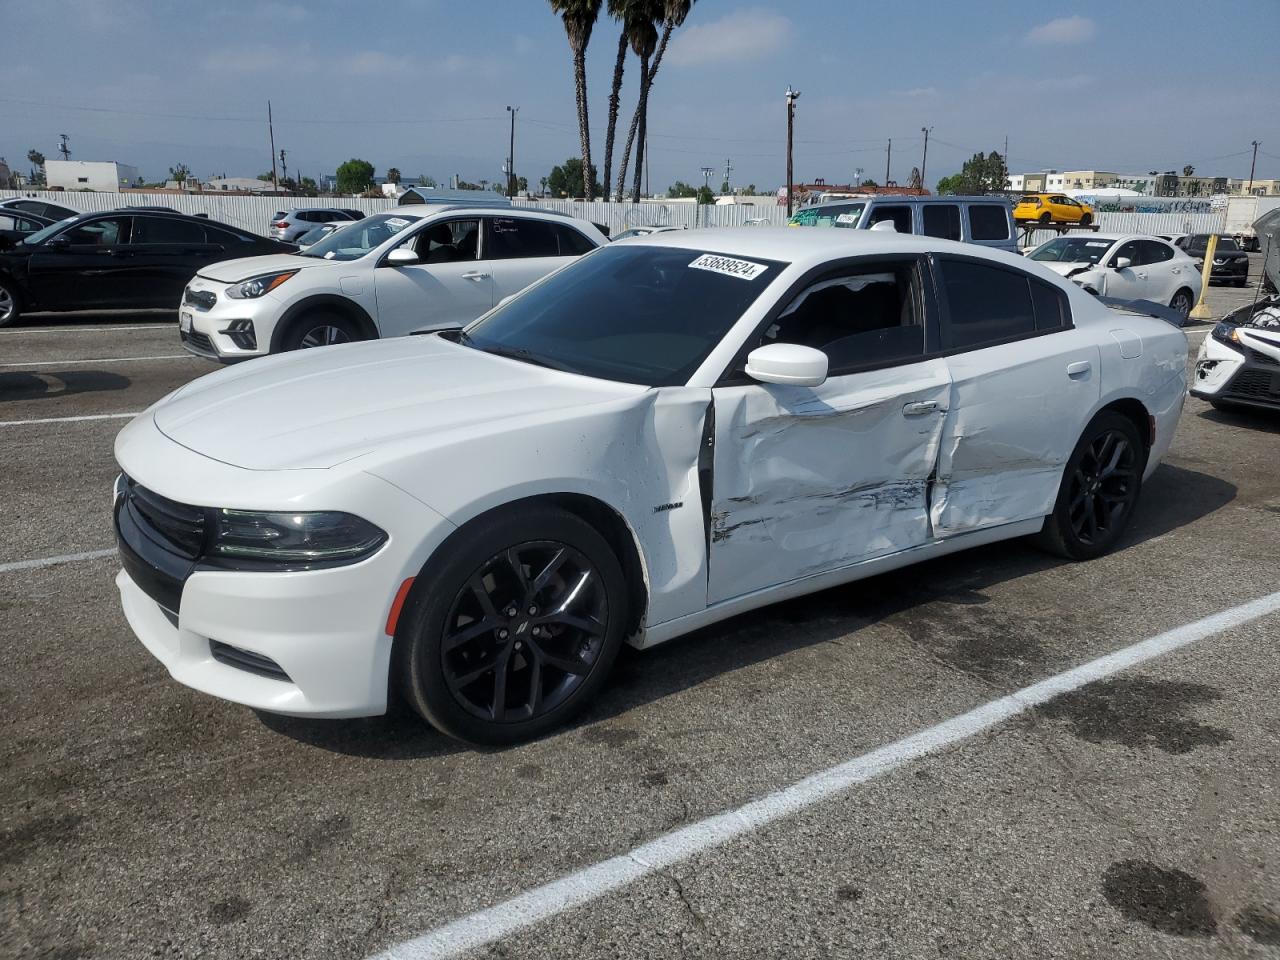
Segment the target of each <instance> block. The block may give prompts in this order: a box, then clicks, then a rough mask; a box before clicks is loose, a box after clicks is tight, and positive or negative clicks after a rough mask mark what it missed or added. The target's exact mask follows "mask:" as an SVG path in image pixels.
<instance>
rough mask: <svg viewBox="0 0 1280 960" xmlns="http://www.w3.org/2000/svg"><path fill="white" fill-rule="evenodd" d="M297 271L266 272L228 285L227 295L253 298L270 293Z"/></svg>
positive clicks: (241, 298) (234, 298)
mask: <svg viewBox="0 0 1280 960" xmlns="http://www.w3.org/2000/svg"><path fill="white" fill-rule="evenodd" d="M297 272H298V271H297V270H285V271H284V272H283V273H268V274H266V275H265V276H261V277H253V278H252V279H249V280H245V281H244V282H242V283H236V284H233V285H231V286H230V287H228V288H227V296H228V297H230V298H231V299H233V300H254V299H256V298H258V297H261V296H263V295H264V294H267V293H270V292H271V291H272V290H274V289H275V288H276V287H278V286H280V284H282V283H284V282H285V281H286V280H288V279H289V278H290V277H292V276H293V275H294V274H295V273H297Z"/></svg>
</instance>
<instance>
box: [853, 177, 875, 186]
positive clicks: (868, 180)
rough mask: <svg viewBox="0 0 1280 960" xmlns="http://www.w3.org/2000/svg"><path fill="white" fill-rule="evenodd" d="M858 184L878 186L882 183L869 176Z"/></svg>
mask: <svg viewBox="0 0 1280 960" xmlns="http://www.w3.org/2000/svg"><path fill="white" fill-rule="evenodd" d="M858 186H860V187H878V186H880V184H878V183H876V181H875V180H873V179H871V177H867V178H866V179H865V180H863V181H862V182H861V183H860V184H858Z"/></svg>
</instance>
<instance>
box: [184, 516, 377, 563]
mask: <svg viewBox="0 0 1280 960" xmlns="http://www.w3.org/2000/svg"><path fill="white" fill-rule="evenodd" d="M213 515H214V528H213V536H212V537H211V538H210V540H209V548H208V556H209V558H210V559H215V560H216V559H222V560H225V561H230V562H237V561H249V562H250V563H254V564H257V563H262V564H269V565H282V566H298V565H313V564H314V565H325V566H333V565H338V564H344V563H356V562H357V561H360V560H363V559H364V558H365V557H368V556H371V555H372V554H374V553H376V552H377V550H378V548H379V547H381V546H382V545H383V544H384V543H386V542H387V534H386V532H385V531H383V530H381V529H379V528H378V527H376V526H374V525H373V524H372V523H370V522H369V521H368V520H362V519H361V518H360V517H357V516H354V515H352V514H350V513H337V512H318V513H274V512H273V513H266V512H259V511H256V510H225V509H224V510H215V511H213Z"/></svg>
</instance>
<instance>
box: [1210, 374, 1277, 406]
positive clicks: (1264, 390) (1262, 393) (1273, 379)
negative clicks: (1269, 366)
mask: <svg viewBox="0 0 1280 960" xmlns="http://www.w3.org/2000/svg"><path fill="white" fill-rule="evenodd" d="M1223 395H1224V397H1226V398H1228V399H1230V398H1235V399H1240V400H1255V401H1258V400H1260V401H1266V402H1270V403H1277V402H1280V374H1276V373H1271V372H1270V371H1268V370H1241V371H1240V372H1239V373H1237V374H1236V375H1235V377H1234V378H1233V379H1232V380H1231V382H1230V383H1229V384H1227V389H1226V390H1225V391H1224V394H1223Z"/></svg>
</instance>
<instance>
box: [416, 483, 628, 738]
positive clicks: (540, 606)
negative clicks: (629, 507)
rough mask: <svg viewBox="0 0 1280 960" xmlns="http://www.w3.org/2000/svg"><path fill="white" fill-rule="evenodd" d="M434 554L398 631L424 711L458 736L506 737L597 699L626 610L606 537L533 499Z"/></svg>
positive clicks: (537, 732)
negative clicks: (435, 555)
mask: <svg viewBox="0 0 1280 960" xmlns="http://www.w3.org/2000/svg"><path fill="white" fill-rule="evenodd" d="M437 558H438V559H437ZM437 558H433V559H432V560H431V561H428V563H427V565H426V567H424V568H423V571H422V573H421V574H420V575H419V576H418V578H417V581H416V583H415V587H414V590H413V591H412V593H411V595H410V598H409V603H408V606H407V607H406V610H405V614H404V615H403V616H402V623H403V626H402V627H401V628H400V629H399V630H397V635H396V647H397V671H398V674H399V680H400V684H401V687H402V689H403V691H404V694H405V699H406V700H408V701H409V703H410V704H412V705H413V707H414V709H415V710H417V712H418V713H419V714H421V715H422V717H423V718H424V719H426V720H427V721H428V722H429V723H430V724H431V725H432V726H434V727H435V728H436V729H438V730H440V731H441V732H443V733H446V734H448V735H449V736H452V737H456V738H457V739H459V740H464V741H466V742H468V743H473V744H481V745H489V746H504V745H508V744H513V743H520V742H522V741H525V740H530V739H533V738H535V737H538V736H541V735H543V734H545V733H547V732H549V731H551V730H554V729H555V728H557V727H560V726H562V725H563V724H565V723H566V722H567V721H568V720H569V719H570V718H572V717H573V716H574V715H575V714H576V713H578V712H579V711H580V710H581V709H582V708H583V707H585V706H586V705H587V704H588V703H590V701H591V700H592V699H593V698H594V697H595V696H596V694H597V693H598V692H599V689H600V687H601V686H602V685H603V684H604V682H605V679H606V678H607V676H608V673H609V670H610V669H611V667H612V666H613V661H614V659H615V658H616V657H617V655H618V650H619V649H620V648H621V646H622V641H623V639H624V633H625V631H626V629H627V623H628V617H629V611H628V607H629V599H628V594H627V586H626V580H625V578H624V576H623V572H622V566H621V564H620V563H619V562H618V558H617V557H616V556H615V555H614V553H613V551H612V549H611V548H610V547H609V544H608V543H607V542H606V541H605V539H604V537H602V536H601V535H600V534H599V533H597V532H596V530H595V529H594V528H593V527H592V526H590V525H589V524H588V523H586V522H585V521H584V520H582V519H581V518H580V517H578V516H576V515H574V514H572V513H568V512H567V511H564V510H561V509H558V508H556V507H551V506H532V507H524V508H521V509H519V510H518V511H517V510H503V511H499V512H497V513H495V514H493V515H492V516H489V517H483V518H481V519H480V520H478V521H476V522H475V523H474V524H473V525H471V526H470V527H468V529H467V530H466V533H465V534H464V535H463V536H461V537H459V536H456V535H455V536H454V537H453V538H452V539H451V541H450V542H449V543H447V544H446V545H445V547H444V548H443V549H442V551H441V552H438V554H437Z"/></svg>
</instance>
